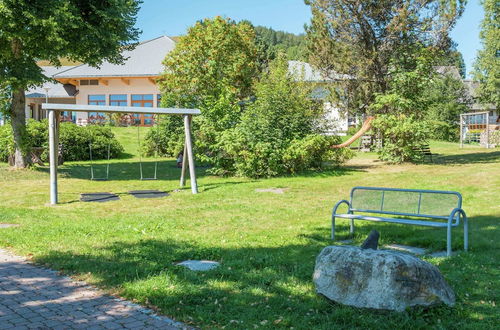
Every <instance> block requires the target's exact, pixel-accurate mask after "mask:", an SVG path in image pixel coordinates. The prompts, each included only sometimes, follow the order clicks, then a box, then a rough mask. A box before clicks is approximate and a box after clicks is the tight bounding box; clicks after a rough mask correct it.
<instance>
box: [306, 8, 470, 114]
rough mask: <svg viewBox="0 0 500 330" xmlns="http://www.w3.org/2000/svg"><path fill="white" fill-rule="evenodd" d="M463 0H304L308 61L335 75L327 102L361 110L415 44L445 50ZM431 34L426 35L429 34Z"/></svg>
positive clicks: (410, 59) (405, 62)
mask: <svg viewBox="0 0 500 330" xmlns="http://www.w3.org/2000/svg"><path fill="white" fill-rule="evenodd" d="M464 2H465V1H463V0H445V1H441V0H432V1H426V2H422V1H418V0H404V1H364V0H354V1H351V0H308V1H307V4H308V5H310V6H311V11H312V14H313V17H312V20H311V24H310V26H308V27H307V40H308V46H309V52H310V63H311V64H313V65H314V66H315V67H317V68H319V69H320V70H321V71H322V73H323V74H324V75H325V76H326V77H330V78H335V75H336V74H344V75H349V77H350V79H343V80H336V81H334V82H333V84H335V85H336V87H337V90H338V91H340V93H331V95H332V97H333V98H334V99H333V100H332V101H334V102H336V103H339V101H340V100H342V99H346V100H347V101H348V102H344V106H345V107H346V108H347V110H348V111H349V112H351V113H366V112H367V110H368V109H367V105H369V104H371V103H372V102H373V101H374V99H375V96H376V95H377V94H385V93H386V92H387V89H388V87H389V84H390V81H391V80H392V79H393V75H392V72H393V71H394V65H396V64H397V67H396V69H402V70H405V71H408V66H413V65H414V64H415V59H416V58H415V56H413V55H414V54H415V53H418V51H419V49H421V48H426V47H430V48H434V49H442V50H445V49H448V48H449V47H450V40H449V37H448V32H449V31H450V30H451V28H452V27H453V26H454V24H455V22H456V20H457V18H458V17H460V15H461V14H462V11H463V8H464ZM430 35H432V38H430V37H429V36H430ZM401 106H404V104H401Z"/></svg>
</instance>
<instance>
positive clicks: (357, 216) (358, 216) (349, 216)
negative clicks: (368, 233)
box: [334, 214, 457, 228]
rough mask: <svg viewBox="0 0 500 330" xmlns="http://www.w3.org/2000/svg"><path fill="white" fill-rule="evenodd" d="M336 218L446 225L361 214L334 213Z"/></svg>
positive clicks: (445, 225) (433, 225) (434, 225)
mask: <svg viewBox="0 0 500 330" xmlns="http://www.w3.org/2000/svg"><path fill="white" fill-rule="evenodd" d="M334 216H335V217H336V218H345V219H355V220H368V221H379V222H392V223H403V224H410V225H417V226H426V227H437V228H446V227H448V223H447V222H436V221H426V220H412V219H397V218H383V217H374V216H368V215H361V214H335V215H334ZM451 226H452V227H455V226H457V224H455V223H453V222H452V224H451Z"/></svg>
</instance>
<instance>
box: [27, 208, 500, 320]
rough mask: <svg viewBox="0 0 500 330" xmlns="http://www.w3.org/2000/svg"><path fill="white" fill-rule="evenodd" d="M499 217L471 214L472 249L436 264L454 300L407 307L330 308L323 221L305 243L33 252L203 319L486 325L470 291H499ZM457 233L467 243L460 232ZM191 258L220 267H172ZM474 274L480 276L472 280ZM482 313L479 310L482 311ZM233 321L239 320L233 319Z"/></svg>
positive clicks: (142, 243)
mask: <svg viewBox="0 0 500 330" xmlns="http://www.w3.org/2000/svg"><path fill="white" fill-rule="evenodd" d="M496 221H497V218H495V217H477V218H471V223H475V225H474V226H473V227H472V228H471V234H472V235H471V236H472V237H471V246H472V252H470V253H460V254H458V255H457V256H455V257H452V258H448V259H444V261H441V262H440V268H441V270H442V271H443V273H444V275H445V277H446V278H447V280H448V281H449V282H450V284H451V286H452V287H453V288H454V289H455V290H456V292H457V306H456V307H455V308H448V307H438V308H435V309H432V310H426V309H415V310H412V311H409V312H407V313H389V312H384V313H381V312H376V311H371V310H359V309H355V308H351V307H347V306H341V305H337V304H334V305H333V306H332V305H331V303H328V302H327V301H326V300H324V299H323V298H320V297H318V296H316V295H315V294H314V287H313V285H312V279H311V276H312V273H313V269H314V261H315V257H316V256H317V255H318V253H319V252H320V251H321V249H322V248H324V247H325V246H327V245H329V244H330V242H331V241H329V239H328V234H329V233H328V230H325V228H315V229H314V231H313V232H312V233H307V234H304V235H301V238H304V240H303V242H301V243H295V244H286V243H285V242H283V244H279V243H278V244H276V243H274V244H275V246H270V247H262V246H257V247H254V246H244V245H243V246H241V245H240V246H237V247H222V246H218V245H217V244H213V245H210V246H204V245H195V244H193V243H189V242H185V241H179V240H176V239H163V240H160V239H145V238H142V239H138V240H136V241H132V242H112V243H109V244H103V245H101V246H96V247H95V248H94V249H93V250H92V252H90V253H82V254H79V253H75V252H65V251H50V252H48V253H46V254H45V255H40V256H37V257H36V261H37V262H39V263H42V264H47V265H50V266H51V267H54V268H56V269H59V270H63V271H64V272H66V273H70V274H86V273H92V275H93V277H94V279H96V281H97V284H98V285H100V286H103V287H107V288H114V289H121V294H122V295H123V296H125V297H127V298H134V299H137V300H139V302H141V303H143V304H152V305H154V306H156V307H158V308H160V309H161V311H163V312H164V313H166V314H167V315H172V316H174V317H175V318H177V319H179V320H182V321H189V320H191V319H192V320H193V321H194V322H195V323H196V324H197V325H201V326H210V327H220V326H226V325H231V326H232V327H236V328H249V327H253V325H254V324H259V323H260V322H263V320H268V321H267V322H273V320H281V321H279V322H278V323H279V324H280V326H286V327H289V326H293V327H296V328H306V327H311V326H312V327H313V328H325V329H326V328H331V327H333V326H336V325H338V326H339V327H345V328H352V327H368V328H370V327H372V328H373V327H395V328H408V327H410V326H413V328H415V325H416V324H417V325H419V326H417V327H416V328H425V327H429V326H443V327H445V328H446V327H455V326H459V325H462V326H464V325H470V324H471V323H476V326H479V325H481V324H482V325H486V326H487V325H488V324H494V321H495V319H496V317H497V316H496V311H495V308H494V306H490V305H481V304H479V303H477V304H476V303H471V302H470V299H471V298H467V295H466V294H469V295H470V294H473V295H474V299H475V300H474V301H475V302H478V301H480V300H484V301H488V300H493V301H494V300H495V299H496V298H495V297H494V293H493V291H491V290H494V287H493V285H494V284H492V282H495V281H496V276H495V274H497V273H498V269H499V268H498V266H499V265H498V263H499V261H498V258H496V256H495V247H494V246H492V245H490V244H489V243H488V241H489V240H490V239H492V240H493V239H495V237H496V236H495V235H496V233H497V232H498V231H490V230H486V231H485V229H487V228H486V227H489V226H491V225H493V224H496ZM373 227H377V229H379V230H381V233H382V235H384V236H385V239H386V240H387V241H394V240H396V241H397V242H399V243H401V244H409V243H411V239H409V237H413V236H414V232H417V231H418V234H419V236H417V239H418V238H420V241H423V244H429V243H430V242H431V241H432V240H433V239H435V238H437V237H440V238H441V239H440V240H439V243H440V244H441V243H444V237H443V236H445V232H444V231H440V230H436V229H428V228H426V229H418V230H416V229H413V230H412V231H411V232H410V233H409V232H408V230H410V227H411V226H406V227H404V228H403V227H401V226H394V225H390V224H389V225H388V226H382V228H381V226H379V225H377V226H373ZM339 229H343V232H345V230H346V228H339ZM370 229H372V228H371V226H364V227H361V228H360V229H359V230H358V232H359V233H360V234H359V235H362V236H364V235H365V234H367V233H368V232H369V230H370ZM454 234H455V238H457V237H458V235H460V234H459V231H458V230H455V231H454ZM322 237H323V238H322ZM409 241H410V242H409ZM455 241H456V242H455V244H457V245H460V246H461V241H462V240H461V239H458V238H457V239H456V240H455ZM478 241H480V242H481V243H480V244H479V243H478ZM443 246H444V244H443ZM456 248H458V246H454V249H456ZM497 252H498V251H497ZM188 259H201V260H203V259H205V260H216V261H219V262H221V264H222V265H221V267H219V268H217V269H215V270H212V271H210V272H206V273H197V272H192V271H189V270H187V269H185V268H182V267H179V266H176V265H175V264H176V263H177V262H179V261H182V260H188ZM497 275H498V274H497ZM471 280H476V282H480V283H479V284H478V283H476V284H474V287H472V286H471V284H472V283H471ZM480 288H483V289H480ZM488 290H490V291H488ZM478 313H479V314H481V315H482V318H477V315H478ZM438 319H439V321H438ZM231 320H237V321H238V322H242V323H233V324H232V323H231V322H233V321H231ZM458 320H460V321H458ZM278 323H277V324H278ZM269 325H271V323H270V324H269Z"/></svg>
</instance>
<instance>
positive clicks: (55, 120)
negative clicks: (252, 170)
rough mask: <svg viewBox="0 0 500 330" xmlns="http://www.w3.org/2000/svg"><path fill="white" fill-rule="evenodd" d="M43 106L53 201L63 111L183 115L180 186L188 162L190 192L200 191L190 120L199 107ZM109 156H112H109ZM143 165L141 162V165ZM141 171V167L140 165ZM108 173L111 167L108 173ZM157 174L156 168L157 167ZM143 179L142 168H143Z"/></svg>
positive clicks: (53, 201)
mask: <svg viewBox="0 0 500 330" xmlns="http://www.w3.org/2000/svg"><path fill="white" fill-rule="evenodd" d="M42 109H44V110H47V111H48V120H49V167H50V204H52V205H55V204H57V203H58V187H57V166H58V150H57V148H58V146H59V122H60V116H61V113H62V112H64V111H78V112H98V113H103V112H106V113H121V114H127V113H135V114H151V115H181V116H183V117H184V134H185V141H184V152H183V159H187V162H186V161H183V162H182V170H181V178H180V186H181V187H183V186H184V185H185V183H186V169H187V168H186V167H187V166H188V163H189V177H190V180H191V191H192V193H193V194H197V193H198V185H197V183H196V173H195V164H194V154H193V147H192V141H191V120H192V116H193V115H199V114H201V112H200V110H199V109H177V108H151V107H124V106H103V105H75V104H52V103H43V104H42ZM108 157H109V156H108ZM141 166H142V165H141ZM141 170H142V168H141ZM108 173H109V167H108V168H107V173H106V175H108ZM155 175H156V169H155ZM141 179H144V178H143V177H142V171H141Z"/></svg>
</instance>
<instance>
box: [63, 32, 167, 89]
mask: <svg viewBox="0 0 500 330" xmlns="http://www.w3.org/2000/svg"><path fill="white" fill-rule="evenodd" d="M174 48H175V41H173V40H172V39H171V38H169V37H167V36H161V37H158V38H155V39H151V40H147V41H144V42H141V43H139V44H138V45H137V47H136V48H135V49H133V50H131V51H128V50H127V51H124V52H123V56H124V57H125V59H126V60H125V62H124V63H123V64H112V63H109V62H104V63H102V64H101V66H100V67H99V68H94V67H91V66H90V65H88V64H82V65H78V66H75V67H73V68H71V69H69V70H66V71H63V72H59V73H57V74H55V75H54V78H55V79H59V78H93V77H151V76H158V75H160V74H161V72H163V69H164V68H163V64H162V62H163V59H164V58H165V55H166V54H167V53H169V52H170V51H172V50H173V49H174Z"/></svg>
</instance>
